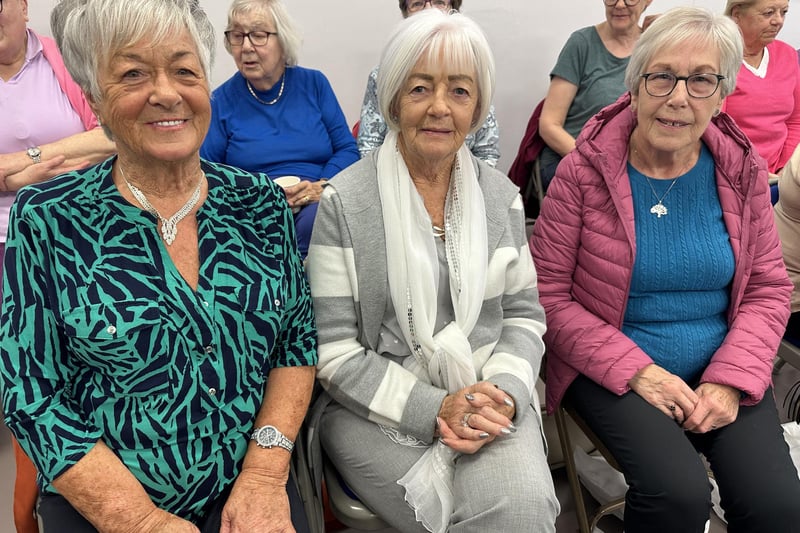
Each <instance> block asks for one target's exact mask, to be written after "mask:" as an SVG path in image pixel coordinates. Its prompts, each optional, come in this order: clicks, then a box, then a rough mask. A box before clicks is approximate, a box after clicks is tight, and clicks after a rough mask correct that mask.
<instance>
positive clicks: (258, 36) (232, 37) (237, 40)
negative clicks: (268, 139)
mask: <svg viewBox="0 0 800 533" xmlns="http://www.w3.org/2000/svg"><path fill="white" fill-rule="evenodd" d="M0 1H2V0H0ZM270 35H278V34H277V33H275V32H274V31H251V32H248V33H242V32H240V31H234V30H228V31H226V32H225V40H226V41H228V44H229V45H231V46H242V45H243V44H244V38H245V37H247V38H248V39H250V44H252V45H253V46H264V45H265V44H267V43H268V42H269V36H270Z"/></svg>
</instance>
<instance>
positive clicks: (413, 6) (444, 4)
mask: <svg viewBox="0 0 800 533" xmlns="http://www.w3.org/2000/svg"><path fill="white" fill-rule="evenodd" d="M636 1H637V2H638V1H639V0H636ZM425 4H430V5H432V6H433V7H435V8H437V9H447V8H448V7H450V1H449V0H408V2H406V9H408V11H409V12H410V13H415V12H417V11H420V10H422V9H425Z"/></svg>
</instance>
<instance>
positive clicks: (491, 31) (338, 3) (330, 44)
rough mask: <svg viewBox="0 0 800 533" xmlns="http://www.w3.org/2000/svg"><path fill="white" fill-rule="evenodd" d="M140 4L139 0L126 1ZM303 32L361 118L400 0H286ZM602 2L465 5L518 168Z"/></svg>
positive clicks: (659, 0)
mask: <svg viewBox="0 0 800 533" xmlns="http://www.w3.org/2000/svg"><path fill="white" fill-rule="evenodd" d="M28 1H29V8H30V9H29V12H30V18H31V20H30V25H31V26H32V27H33V28H34V29H35V30H37V31H41V32H44V33H46V34H49V23H48V20H49V19H48V17H49V13H50V8H51V7H52V6H53V5H54V4H55V0H28ZM121 1H132V2H134V3H135V0H121ZM285 2H286V4H287V5H288V7H289V10H290V12H291V13H292V15H293V16H294V18H295V19H296V21H297V23H298V26H299V27H300V29H301V30H302V32H303V36H304V43H303V48H302V50H301V54H300V64H301V65H303V66H306V67H311V68H316V69H319V70H321V71H323V72H324V73H325V74H326V75H327V76H328V78H329V79H330V81H331V84H332V85H333V88H334V90H335V91H336V94H337V96H338V98H339V102H340V103H341V105H342V108H343V109H344V112H345V115H346V116H347V120H348V122H349V123H350V124H353V123H354V122H355V121H356V120H358V115H359V110H360V107H361V98H362V96H363V94H364V86H365V84H366V79H367V74H368V73H369V71H370V70H371V69H372V67H373V66H374V65H375V64H376V63H377V61H378V56H379V55H380V50H381V48H382V46H383V43H384V42H385V39H386V36H387V33H388V31H389V30H390V28H391V27H392V26H393V24H395V23H396V22H397V21H398V20H399V19H400V11H399V9H398V7H397V2H396V0H285ZM200 3H201V4H202V5H204V6H205V8H206V10H207V11H208V14H209V16H210V17H211V19H212V20H213V21H214V24H215V25H216V26H217V27H218V28H219V32H220V46H219V49H218V56H217V64H216V67H215V69H214V78H213V84H214V86H216V85H219V84H220V83H221V82H223V81H225V80H226V79H227V78H228V77H229V76H230V75H231V74H233V72H234V70H235V67H234V65H233V61H232V60H231V58H230V56H229V55H228V54H227V53H226V52H225V50H224V49H223V48H222V45H221V43H222V31H223V29H224V26H225V22H226V13H227V8H228V5H229V4H228V2H227V0H200ZM685 4H691V5H697V6H701V7H706V8H709V9H713V10H718V11H721V10H722V9H723V7H724V4H725V2H724V0H695V1H689V0H654V1H653V4H652V5H651V6H650V9H649V10H648V11H647V13H657V12H659V11H663V10H665V9H668V8H670V7H675V6H677V5H685ZM603 10H604V8H603V4H602V3H601V2H600V0H550V1H545V0H464V4H463V8H462V12H463V13H465V14H467V15H469V16H471V17H473V18H474V19H476V20H477V21H479V22H480V24H481V25H482V26H483V28H484V30H485V31H486V33H487V35H488V36H489V41H490V42H491V44H492V47H493V50H494V53H495V56H496V59H497V91H496V93H495V99H494V104H495V108H496V111H497V117H498V121H499V123H500V138H501V150H502V154H503V156H502V159H501V160H500V164H499V168H501V169H503V170H506V169H508V167H509V166H510V165H511V162H512V161H513V159H514V156H515V155H516V152H517V147H518V146H519V141H520V139H521V138H522V134H523V131H524V129H525V125H526V124H527V122H528V117H529V116H530V113H531V111H533V107H534V106H535V105H536V103H537V102H538V101H539V100H540V99H542V98H543V97H544V95H545V93H546V91H547V84H548V81H549V80H548V73H549V72H550V68H552V66H553V63H554V62H555V59H556V57H557V56H558V52H559V50H560V49H561V47H562V46H563V44H564V42H565V41H566V39H567V37H568V36H569V34H570V33H571V32H572V31H573V30H576V29H578V28H581V27H583V26H588V25H591V24H595V23H597V22H600V21H601V20H602V19H603V13H604V11H603ZM780 37H781V39H783V40H785V41H787V42H788V43H790V44H791V45H793V46H795V47H800V13H790V14H789V18H788V20H787V22H786V26H785V27H784V29H783V31H782V33H781V36H780Z"/></svg>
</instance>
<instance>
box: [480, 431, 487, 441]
mask: <svg viewBox="0 0 800 533" xmlns="http://www.w3.org/2000/svg"><path fill="white" fill-rule="evenodd" d="M478 436H479V437H480V438H482V439H488V438H489V434H488V433H486V432H485V431H484V432H482V433H480V434H479V435H478Z"/></svg>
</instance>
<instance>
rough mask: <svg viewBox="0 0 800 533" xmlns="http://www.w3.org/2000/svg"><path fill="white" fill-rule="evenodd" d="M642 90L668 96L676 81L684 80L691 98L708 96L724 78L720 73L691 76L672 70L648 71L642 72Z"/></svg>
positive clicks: (659, 95) (656, 95)
mask: <svg viewBox="0 0 800 533" xmlns="http://www.w3.org/2000/svg"><path fill="white" fill-rule="evenodd" d="M642 78H644V90H645V91H647V94H649V95H650V96H655V97H656V98H658V97H661V96H669V95H670V94H672V91H674V90H675V87H677V85H678V82H679V81H681V80H683V81H684V82H686V92H687V93H689V96H691V97H692V98H709V97H710V96H712V95H713V94H714V93H715V92H717V88H719V82H721V81H722V80H724V79H725V76H722V75H720V74H692V75H691V76H676V75H675V74H673V73H672V72H648V73H646V74H642Z"/></svg>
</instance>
